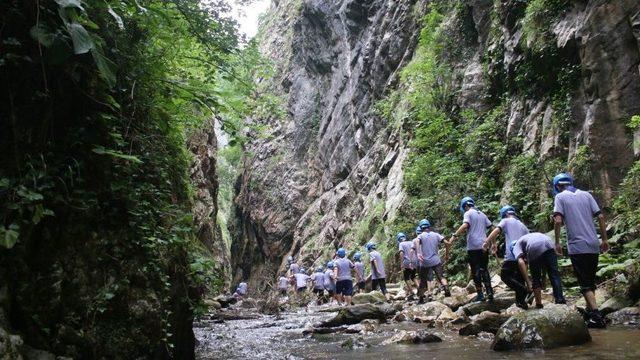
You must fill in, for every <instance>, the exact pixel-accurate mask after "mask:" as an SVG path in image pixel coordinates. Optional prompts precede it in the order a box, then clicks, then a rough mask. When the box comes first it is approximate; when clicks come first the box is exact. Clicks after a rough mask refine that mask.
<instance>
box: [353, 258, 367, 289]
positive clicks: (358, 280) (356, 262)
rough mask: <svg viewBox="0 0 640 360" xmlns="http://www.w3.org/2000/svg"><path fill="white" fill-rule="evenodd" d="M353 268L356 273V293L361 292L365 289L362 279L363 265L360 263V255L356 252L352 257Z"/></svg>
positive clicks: (363, 279)
mask: <svg viewBox="0 0 640 360" xmlns="http://www.w3.org/2000/svg"><path fill="white" fill-rule="evenodd" d="M353 261H354V263H353V266H354V269H355V272H356V288H357V291H358V292H363V291H364V289H365V287H366V282H365V278H364V264H363V263H362V253H361V252H360V251H357V252H356V253H355V254H354V255H353Z"/></svg>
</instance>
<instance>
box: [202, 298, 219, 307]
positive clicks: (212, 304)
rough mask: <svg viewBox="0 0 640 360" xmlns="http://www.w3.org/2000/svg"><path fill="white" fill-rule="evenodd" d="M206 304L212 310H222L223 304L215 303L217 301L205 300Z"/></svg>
mask: <svg viewBox="0 0 640 360" xmlns="http://www.w3.org/2000/svg"><path fill="white" fill-rule="evenodd" d="M203 302H204V304H205V305H206V306H208V307H210V308H213V309H216V310H220V309H221V308H222V304H220V303H219V302H217V301H215V300H211V299H205V300H204V301H203Z"/></svg>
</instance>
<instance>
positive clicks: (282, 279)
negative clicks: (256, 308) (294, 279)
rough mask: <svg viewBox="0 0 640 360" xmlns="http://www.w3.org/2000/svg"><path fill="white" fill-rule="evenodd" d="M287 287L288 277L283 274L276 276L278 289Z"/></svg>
mask: <svg viewBox="0 0 640 360" xmlns="http://www.w3.org/2000/svg"><path fill="white" fill-rule="evenodd" d="M288 288H289V279H287V278H286V277H284V276H280V278H278V290H287V289H288Z"/></svg>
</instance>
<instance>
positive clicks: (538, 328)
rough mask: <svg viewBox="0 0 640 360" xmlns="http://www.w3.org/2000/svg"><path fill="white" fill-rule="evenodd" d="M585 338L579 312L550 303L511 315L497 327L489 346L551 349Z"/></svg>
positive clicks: (581, 342)
mask: <svg viewBox="0 0 640 360" xmlns="http://www.w3.org/2000/svg"><path fill="white" fill-rule="evenodd" d="M588 341H591V335H589V330H588V329H587V326H586V324H585V322H584V319H583V318H582V315H581V314H580V313H579V312H578V311H576V310H575V309H573V308H571V307H569V306H566V305H555V304H550V305H547V306H546V307H545V308H544V309H539V310H537V309H536V310H529V311H525V312H522V313H520V314H516V315H514V316H512V317H511V318H510V319H509V320H507V321H506V322H505V323H504V324H503V325H502V326H501V327H500V329H499V330H498V332H497V333H496V337H495V340H494V342H493V344H492V346H491V347H492V349H493V350H496V351H502V350H514V349H551V348H555V347H560V346H570V345H580V344H583V343H586V342H588Z"/></svg>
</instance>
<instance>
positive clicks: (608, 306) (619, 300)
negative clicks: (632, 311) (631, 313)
mask: <svg viewBox="0 0 640 360" xmlns="http://www.w3.org/2000/svg"><path fill="white" fill-rule="evenodd" d="M631 305H633V302H632V301H631V300H629V299H627V298H625V297H622V296H614V297H611V298H609V299H608V300H607V301H605V302H604V303H603V304H602V305H600V307H599V310H600V312H601V313H602V314H603V315H607V314H610V313H612V312H615V311H618V310H621V309H623V308H626V307H629V306H631Z"/></svg>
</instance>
